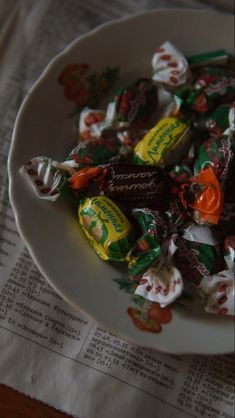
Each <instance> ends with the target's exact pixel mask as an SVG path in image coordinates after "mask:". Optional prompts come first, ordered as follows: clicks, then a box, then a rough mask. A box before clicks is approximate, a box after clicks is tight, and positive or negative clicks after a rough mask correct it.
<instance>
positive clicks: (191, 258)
mask: <svg viewBox="0 0 235 418" xmlns="http://www.w3.org/2000/svg"><path fill="white" fill-rule="evenodd" d="M175 244H176V246H177V250H176V252H175V254H174V257H175V265H176V267H177V268H178V269H179V271H180V272H181V274H182V277H183V278H184V279H186V280H188V281H190V282H191V283H193V284H194V285H196V286H199V285H200V282H201V280H202V278H203V277H205V276H210V275H211V274H214V273H217V272H219V271H221V270H222V268H223V259H222V256H221V254H220V250H219V247H218V246H214V245H208V244H204V243H198V242H193V241H188V240H186V239H185V238H183V237H181V236H179V237H178V239H177V240H176V243H175Z"/></svg>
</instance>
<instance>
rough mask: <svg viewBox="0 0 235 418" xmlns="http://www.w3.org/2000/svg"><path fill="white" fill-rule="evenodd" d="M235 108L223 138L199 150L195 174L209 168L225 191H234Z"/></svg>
mask: <svg viewBox="0 0 235 418" xmlns="http://www.w3.org/2000/svg"><path fill="white" fill-rule="evenodd" d="M234 121H235V107H232V108H231V109H230V111H229V114H228V123H229V128H228V129H226V131H225V132H224V133H223V135H222V137H221V138H220V137H216V138H214V137H212V138H209V139H208V140H207V141H205V142H204V143H203V144H202V145H201V146H200V148H199V151H198V157H197V159H196V161H195V164H194V172H195V173H196V174H197V173H200V172H201V171H202V170H205V169H206V168H207V167H212V168H213V171H214V173H215V175H216V177H217V179H218V180H219V182H220V183H221V185H222V188H223V190H226V189H227V188H228V187H230V188H231V189H233V186H234V184H233V183H234V170H235V122H234Z"/></svg>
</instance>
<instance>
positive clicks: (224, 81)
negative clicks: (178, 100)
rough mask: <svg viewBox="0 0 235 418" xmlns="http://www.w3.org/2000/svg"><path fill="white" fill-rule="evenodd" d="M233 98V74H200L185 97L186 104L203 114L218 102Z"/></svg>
mask: <svg viewBox="0 0 235 418" xmlns="http://www.w3.org/2000/svg"><path fill="white" fill-rule="evenodd" d="M206 75H207V74H206ZM208 78H209V82H208ZM234 100H235V79H234V77H233V76H225V75H223V76H221V77H218V76H214V77H213V76H211V77H205V76H203V75H201V76H200V77H199V79H198V80H197V81H196V84H195V86H194V88H193V89H192V91H191V92H190V94H189V96H188V98H187V99H186V104H187V105H188V106H189V107H190V108H191V109H193V110H194V111H195V112H197V113H199V114H205V113H207V112H210V111H212V110H213V109H215V107H216V106H218V105H219V104H222V103H231V102H233V101H234Z"/></svg>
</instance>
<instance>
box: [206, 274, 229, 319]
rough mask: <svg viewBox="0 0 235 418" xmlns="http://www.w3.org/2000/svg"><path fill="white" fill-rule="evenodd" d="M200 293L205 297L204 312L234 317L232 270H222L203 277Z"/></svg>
mask: <svg viewBox="0 0 235 418" xmlns="http://www.w3.org/2000/svg"><path fill="white" fill-rule="evenodd" d="M200 291H201V292H202V294H204V296H205V297H206V304H205V311H206V312H209V313H213V314H219V315H235V306H234V298H235V282H234V270H224V271H221V272H219V273H217V274H213V275H212V276H207V277H204V278H203V279H202V281H201V283H200Z"/></svg>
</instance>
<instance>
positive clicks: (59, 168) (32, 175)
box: [20, 156, 78, 201]
mask: <svg viewBox="0 0 235 418" xmlns="http://www.w3.org/2000/svg"><path fill="white" fill-rule="evenodd" d="M77 170H78V164H77V163H76V162H75V161H74V160H70V161H69V160H68V161H65V162H61V163H59V162H57V161H54V160H52V159H51V158H48V157H42V156H41V157H35V158H32V159H31V160H29V161H27V163H25V164H24V165H23V166H22V167H21V168H20V173H21V175H22V176H23V177H24V178H25V179H26V180H27V182H28V183H29V184H30V186H31V187H32V188H33V190H34V192H35V193H36V195H37V196H38V197H40V198H41V199H45V200H51V201H55V200H56V199H57V198H58V197H59V195H60V193H61V188H63V185H64V183H66V182H67V178H68V177H70V176H71V175H73V174H74V173H76V171H77Z"/></svg>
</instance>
